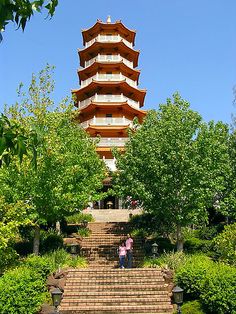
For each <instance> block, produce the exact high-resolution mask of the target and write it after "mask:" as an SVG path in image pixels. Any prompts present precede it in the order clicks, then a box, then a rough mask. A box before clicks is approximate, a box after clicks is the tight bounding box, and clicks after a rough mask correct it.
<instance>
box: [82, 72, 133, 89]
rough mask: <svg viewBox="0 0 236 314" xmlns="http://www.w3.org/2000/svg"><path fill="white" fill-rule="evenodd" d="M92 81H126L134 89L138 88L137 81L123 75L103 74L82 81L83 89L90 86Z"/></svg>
mask: <svg viewBox="0 0 236 314" xmlns="http://www.w3.org/2000/svg"><path fill="white" fill-rule="evenodd" d="M92 80H94V81H104V82H105V81H106V82H107V81H115V82H116V81H123V80H125V81H126V82H127V83H128V84H129V85H131V86H133V87H137V81H133V80H131V79H129V78H128V77H126V76H124V75H123V74H121V73H118V74H101V73H97V74H96V75H94V76H92V77H90V78H88V79H87V80H84V81H81V87H85V86H87V85H88V84H90V83H91V82H92Z"/></svg>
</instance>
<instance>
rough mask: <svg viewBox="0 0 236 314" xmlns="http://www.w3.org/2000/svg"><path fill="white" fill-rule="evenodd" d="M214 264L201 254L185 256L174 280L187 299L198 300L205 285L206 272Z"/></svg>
mask: <svg viewBox="0 0 236 314" xmlns="http://www.w3.org/2000/svg"><path fill="white" fill-rule="evenodd" d="M213 266H214V262H213V261H212V260H211V259H210V258H209V257H207V256H205V255H203V254H198V255H192V256H191V255H190V256H186V260H185V263H184V264H182V265H179V267H178V268H177V271H176V276H175V280H176V281H177V282H178V285H180V286H181V288H183V289H184V291H185V294H186V296H187V298H188V299H190V300H191V299H193V300H194V299H198V298H199V296H200V293H201V290H202V288H203V286H204V283H205V277H206V274H207V272H209V270H210V269H211V268H212V267H213Z"/></svg>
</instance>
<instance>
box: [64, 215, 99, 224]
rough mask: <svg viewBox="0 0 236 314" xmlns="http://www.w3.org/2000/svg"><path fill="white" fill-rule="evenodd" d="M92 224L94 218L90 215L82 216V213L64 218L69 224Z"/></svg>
mask: <svg viewBox="0 0 236 314" xmlns="http://www.w3.org/2000/svg"><path fill="white" fill-rule="evenodd" d="M85 220H86V221H87V222H92V221H94V218H93V216H92V215H91V214H84V213H76V214H74V215H71V216H68V217H66V221H67V223H69V224H80V223H82V222H83V221H85Z"/></svg>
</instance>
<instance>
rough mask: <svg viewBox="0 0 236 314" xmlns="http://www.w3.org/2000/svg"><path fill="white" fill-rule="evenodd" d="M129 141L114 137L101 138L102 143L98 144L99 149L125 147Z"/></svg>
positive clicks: (126, 138)
mask: <svg viewBox="0 0 236 314" xmlns="http://www.w3.org/2000/svg"><path fill="white" fill-rule="evenodd" d="M127 141H128V137H119V138H114V137H110V138H109V137H101V138H100V141H99V142H98V143H97V146H98V147H103V146H105V147H112V146H116V147H123V146H125V143H126V142H127Z"/></svg>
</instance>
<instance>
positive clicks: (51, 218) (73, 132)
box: [0, 66, 105, 253]
mask: <svg viewBox="0 0 236 314" xmlns="http://www.w3.org/2000/svg"><path fill="white" fill-rule="evenodd" d="M50 71H51V70H50V67H49V66H47V67H46V69H45V70H43V71H41V72H40V74H39V78H38V79H37V77H36V76H34V75H33V78H32V83H31V85H30V87H29V90H28V93H29V98H28V99H26V100H25V101H23V102H21V104H16V105H15V106H13V107H12V108H10V109H9V110H8V115H9V117H10V119H11V120H12V121H18V123H19V124H21V125H22V127H24V130H25V134H26V137H27V136H28V135H29V134H30V133H31V132H34V134H36V136H35V142H34V146H35V150H34V151H31V150H29V151H27V154H25V155H24V156H23V158H22V160H21V162H20V160H19V158H17V157H16V156H15V157H14V156H12V159H11V163H9V164H8V165H6V166H3V167H2V168H1V169H0V184H1V187H2V188H1V192H0V195H2V197H4V199H5V201H6V202H7V203H8V204H16V203H17V202H19V201H21V202H23V203H25V204H27V217H28V218H29V219H30V221H31V223H32V225H34V226H35V230H36V231H37V241H38V232H39V227H40V225H41V224H46V223H47V222H56V221H57V220H61V219H62V218H63V217H66V216H68V215H71V214H72V213H74V212H76V211H78V210H81V209H83V208H84V207H85V206H86V205H87V203H88V202H89V201H91V200H93V199H97V197H98V194H99V191H100V189H101V188H102V179H103V178H104V176H105V165H104V163H103V161H102V160H101V159H99V156H98V155H97V153H96V150H95V144H94V142H93V141H92V140H91V139H90V138H89V137H88V135H87V133H86V132H85V131H84V130H83V129H82V128H81V127H80V126H79V125H78V124H77V123H76V122H74V118H75V114H76V113H75V112H73V110H72V106H71V105H67V104H65V102H64V101H63V102H62V104H61V105H59V106H55V104H54V103H53V101H52V100H51V98H50V94H51V92H52V91H53V89H54V83H53V81H52V80H51V79H50ZM33 158H35V160H36V164H35V166H33V165H32V163H31V160H32V159H33ZM37 245H38V244H37ZM37 245H36V246H37ZM37 250H38V249H37ZM37 250H36V251H37ZM36 253H37V252H36Z"/></svg>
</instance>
